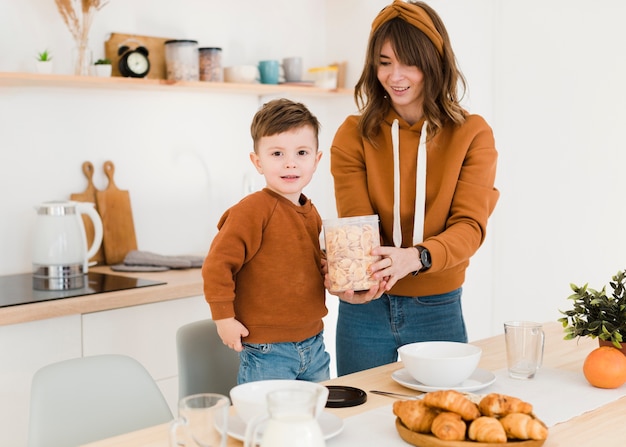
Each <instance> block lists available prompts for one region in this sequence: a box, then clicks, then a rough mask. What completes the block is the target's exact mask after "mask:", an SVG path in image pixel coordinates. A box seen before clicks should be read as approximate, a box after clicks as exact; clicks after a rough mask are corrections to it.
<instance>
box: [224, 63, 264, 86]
mask: <svg viewBox="0 0 626 447" xmlns="http://www.w3.org/2000/svg"><path fill="white" fill-rule="evenodd" d="M224 82H236V83H239V84H254V83H257V82H259V69H258V68H257V66H256V65H233V66H232V67H225V68H224Z"/></svg>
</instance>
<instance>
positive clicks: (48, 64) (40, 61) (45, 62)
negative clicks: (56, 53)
mask: <svg viewBox="0 0 626 447" xmlns="http://www.w3.org/2000/svg"><path fill="white" fill-rule="evenodd" d="M36 68H37V73H46V74H49V73H52V55H51V54H50V52H49V51H48V50H44V51H42V52H41V53H38V54H37V65H36Z"/></svg>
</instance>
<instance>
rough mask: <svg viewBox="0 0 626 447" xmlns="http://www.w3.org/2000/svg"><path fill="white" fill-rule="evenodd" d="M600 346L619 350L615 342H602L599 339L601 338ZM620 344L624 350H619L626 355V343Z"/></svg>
mask: <svg viewBox="0 0 626 447" xmlns="http://www.w3.org/2000/svg"><path fill="white" fill-rule="evenodd" d="M598 344H599V345H600V346H612V347H614V348H615V349H619V348H616V347H615V346H614V345H613V342H612V341H611V340H601V339H599V338H598ZM620 344H621V345H622V348H621V349H619V350H620V351H622V354H624V355H626V342H622V343H620Z"/></svg>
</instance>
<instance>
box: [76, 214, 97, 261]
mask: <svg viewBox="0 0 626 447" xmlns="http://www.w3.org/2000/svg"><path fill="white" fill-rule="evenodd" d="M77 209H78V211H79V212H80V213H81V214H86V215H88V216H89V218H90V219H91V222H93V230H94V234H93V241H92V243H91V247H89V248H88V249H87V255H86V256H85V264H87V263H88V262H89V259H91V258H92V257H93V256H95V254H96V253H97V252H98V249H99V248H100V245H101V244H102V234H103V231H102V219H101V218H100V215H99V214H98V212H97V211H96V209H95V208H94V204H93V203H90V202H79V203H77ZM85 271H86V269H85Z"/></svg>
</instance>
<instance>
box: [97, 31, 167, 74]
mask: <svg viewBox="0 0 626 447" xmlns="http://www.w3.org/2000/svg"><path fill="white" fill-rule="evenodd" d="M168 40H172V38H167V37H151V36H141V35H139V34H122V33H111V35H110V37H109V39H108V40H106V41H105V42H104V54H105V57H106V58H107V59H110V60H111V63H112V71H111V76H122V75H121V74H120V69H119V66H118V62H119V59H120V57H119V56H118V54H117V51H118V49H119V47H120V46H122V45H126V46H128V47H129V48H136V47H138V46H142V47H146V48H147V49H148V60H150V71H149V72H148V75H147V76H146V79H165V78H166V76H165V73H166V72H165V42H166V41H168Z"/></svg>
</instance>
